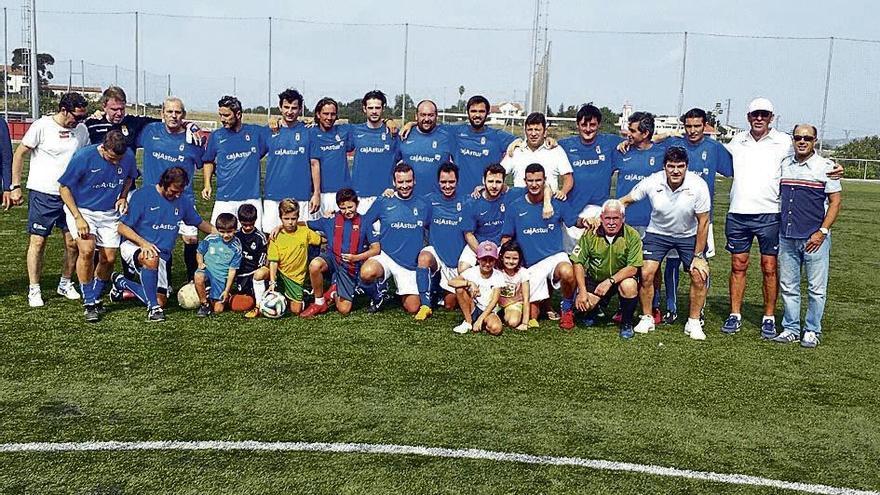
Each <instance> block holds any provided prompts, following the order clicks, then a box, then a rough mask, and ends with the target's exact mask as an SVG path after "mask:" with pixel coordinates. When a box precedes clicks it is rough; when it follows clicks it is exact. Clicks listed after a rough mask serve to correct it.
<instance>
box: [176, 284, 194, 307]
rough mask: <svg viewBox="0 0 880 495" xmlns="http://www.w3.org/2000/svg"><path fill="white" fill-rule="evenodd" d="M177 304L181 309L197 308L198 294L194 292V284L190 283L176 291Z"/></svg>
mask: <svg viewBox="0 0 880 495" xmlns="http://www.w3.org/2000/svg"><path fill="white" fill-rule="evenodd" d="M177 304H178V305H180V307H181V308H183V309H196V308H198V307H199V294H198V293H197V292H196V284H195V283H193V282H190V283H188V284H186V285H184V286H183V287H181V288H180V290H178V291H177Z"/></svg>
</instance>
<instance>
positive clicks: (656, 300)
mask: <svg viewBox="0 0 880 495" xmlns="http://www.w3.org/2000/svg"><path fill="white" fill-rule="evenodd" d="M659 307H660V291H659V290H657V289H654V298H653V299H651V309H654V308H659Z"/></svg>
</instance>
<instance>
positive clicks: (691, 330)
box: [684, 319, 706, 340]
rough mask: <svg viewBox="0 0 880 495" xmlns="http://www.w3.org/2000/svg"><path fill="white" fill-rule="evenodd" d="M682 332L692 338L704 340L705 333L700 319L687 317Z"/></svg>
mask: <svg viewBox="0 0 880 495" xmlns="http://www.w3.org/2000/svg"><path fill="white" fill-rule="evenodd" d="M684 334H685V335H687V336H688V337H690V338H692V339H694V340H706V333H705V332H703V327H702V326H701V325H700V320H691V319H688V321H687V323H685V324H684Z"/></svg>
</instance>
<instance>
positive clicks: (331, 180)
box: [310, 124, 351, 192]
mask: <svg viewBox="0 0 880 495" xmlns="http://www.w3.org/2000/svg"><path fill="white" fill-rule="evenodd" d="M350 130H351V126H350V125H348V124H340V125H335V126H333V127H332V128H331V129H330V130H329V131H324V130H323V129H321V126H320V125H316V126H315V127H312V128H311V131H312V134H311V136H310V138H311V140H312V148H311V157H312V158H317V159H318V160H320V162H321V192H336V191H338V190H340V189H342V188H345V187H348V185H349V183H350V175H349V171H348V156H347V155H346V153H348V148H349V145H348V142H349V140H350V139H349V133H350Z"/></svg>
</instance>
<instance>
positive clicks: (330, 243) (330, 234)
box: [307, 213, 372, 273]
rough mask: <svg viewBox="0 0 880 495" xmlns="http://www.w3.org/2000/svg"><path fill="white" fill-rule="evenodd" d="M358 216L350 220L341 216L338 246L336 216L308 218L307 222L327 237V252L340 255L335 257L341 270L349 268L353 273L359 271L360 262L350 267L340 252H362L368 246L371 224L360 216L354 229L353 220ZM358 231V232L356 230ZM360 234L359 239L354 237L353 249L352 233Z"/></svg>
mask: <svg viewBox="0 0 880 495" xmlns="http://www.w3.org/2000/svg"><path fill="white" fill-rule="evenodd" d="M337 215H341V213H337ZM356 218H358V217H357V216H355V217H354V218H352V219H351V220H348V219H345V218H343V220H342V236H341V237H340V238H339V246H337V245H336V243H337V232H336V217H335V216H333V217H331V218H319V219H317V220H309V221H308V222H307V224H308V226H309V228H310V229H312V230H314V231H315V232H319V233H320V234H321V235H322V236H324V238H325V239H327V254H328V255H331V256H336V254H337V253H338V254H339V255H340V256H337V257H336V263H337V264H339V266H340V267H342V269H343V270H349V271H351V272H354V273H360V272H359V271H358V270H360V266H361V263H355V266H354V270H352V269H351V267H350V263H346V262H344V261H342V258H341V255H342V254H359V253H363V252H364V251H366V250H367V249H368V248H369V247H370V238H369V237H370V231H371V230H372V226H371V225H370V224H368V223H366V222H364V220H363V217H361V222H360V225H358V226H357V229H355V224H354V220H355V219H356ZM358 231H360V232H358ZM355 234H356V235H358V236H360V240H359V241H358V239H355V241H356V246H355V249H352V248H351V241H352V235H355Z"/></svg>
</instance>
